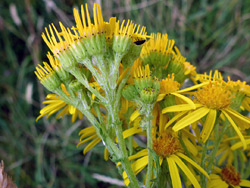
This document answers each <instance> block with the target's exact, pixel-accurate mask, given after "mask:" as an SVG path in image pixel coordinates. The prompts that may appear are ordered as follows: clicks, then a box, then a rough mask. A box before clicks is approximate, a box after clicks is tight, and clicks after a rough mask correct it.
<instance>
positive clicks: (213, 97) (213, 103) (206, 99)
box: [194, 82, 233, 110]
mask: <svg viewBox="0 0 250 188" xmlns="http://www.w3.org/2000/svg"><path fill="white" fill-rule="evenodd" d="M194 96H195V98H196V99H197V101H198V102H200V103H201V104H203V105H204V106H206V107H207V108H210V109H216V110H220V109H225V108H227V107H228V106H229V105H230V104H231V99H232V98H233V95H232V93H231V92H230V90H229V89H228V87H227V86H224V85H222V83H221V82H215V83H212V82H210V83H209V84H208V85H206V86H205V87H203V88H202V89H200V90H198V91H197V92H196V93H195V94H194Z"/></svg>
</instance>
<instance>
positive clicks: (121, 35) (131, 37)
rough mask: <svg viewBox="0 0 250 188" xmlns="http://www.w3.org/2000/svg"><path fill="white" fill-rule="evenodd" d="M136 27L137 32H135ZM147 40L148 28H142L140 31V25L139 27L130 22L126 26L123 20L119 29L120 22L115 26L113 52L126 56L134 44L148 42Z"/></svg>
mask: <svg viewBox="0 0 250 188" xmlns="http://www.w3.org/2000/svg"><path fill="white" fill-rule="evenodd" d="M136 27H137V30H136V31H135V29H136ZM146 38H147V33H146V27H142V28H141V30H140V25H139V26H137V25H136V24H134V23H133V22H132V21H130V20H128V21H127V23H126V26H125V20H123V22H122V24H121V26H120V27H119V21H118V22H116V24H115V30H114V37H113V50H114V51H115V52H117V53H120V54H126V53H127V52H128V51H129V49H130V46H131V45H132V43H133V42H134V43H137V42H138V41H146ZM138 44H139V43H138Z"/></svg>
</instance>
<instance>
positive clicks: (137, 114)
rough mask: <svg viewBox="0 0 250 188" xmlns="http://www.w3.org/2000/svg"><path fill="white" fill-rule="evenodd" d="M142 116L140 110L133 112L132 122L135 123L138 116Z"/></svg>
mask: <svg viewBox="0 0 250 188" xmlns="http://www.w3.org/2000/svg"><path fill="white" fill-rule="evenodd" d="M139 115H140V113H139V110H136V111H134V112H133V114H132V115H131V116H130V122H129V123H131V122H133V121H134V120H135V119H136V118H137V117H138V116H139Z"/></svg>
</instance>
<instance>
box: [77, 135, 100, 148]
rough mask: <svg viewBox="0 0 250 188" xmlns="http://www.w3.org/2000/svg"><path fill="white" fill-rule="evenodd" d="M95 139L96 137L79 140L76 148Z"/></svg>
mask: <svg viewBox="0 0 250 188" xmlns="http://www.w3.org/2000/svg"><path fill="white" fill-rule="evenodd" d="M96 137H97V135H93V136H90V137H88V138H87V139H85V140H81V141H80V142H79V143H78V144H77V146H76V147H79V146H80V145H82V144H84V143H86V142H88V141H90V140H93V139H94V138H96Z"/></svg>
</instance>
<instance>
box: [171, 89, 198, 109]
mask: <svg viewBox="0 0 250 188" xmlns="http://www.w3.org/2000/svg"><path fill="white" fill-rule="evenodd" d="M171 94H172V95H174V96H176V97H178V98H180V99H182V100H183V101H185V102H186V103H188V104H190V105H191V106H192V107H193V109H195V108H196V107H195V104H194V102H193V101H192V100H191V99H190V98H188V97H186V96H184V95H181V94H178V93H171Z"/></svg>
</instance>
